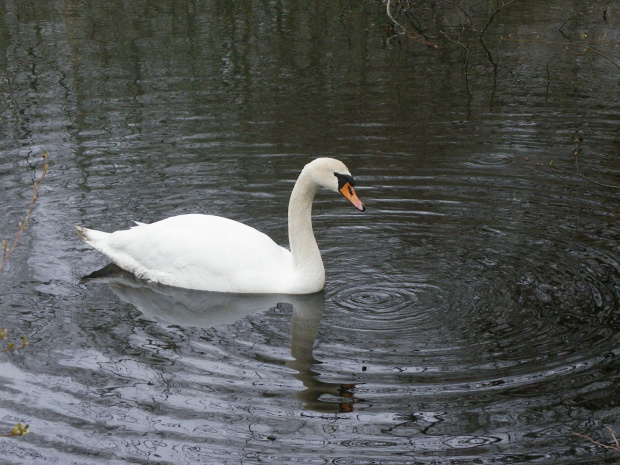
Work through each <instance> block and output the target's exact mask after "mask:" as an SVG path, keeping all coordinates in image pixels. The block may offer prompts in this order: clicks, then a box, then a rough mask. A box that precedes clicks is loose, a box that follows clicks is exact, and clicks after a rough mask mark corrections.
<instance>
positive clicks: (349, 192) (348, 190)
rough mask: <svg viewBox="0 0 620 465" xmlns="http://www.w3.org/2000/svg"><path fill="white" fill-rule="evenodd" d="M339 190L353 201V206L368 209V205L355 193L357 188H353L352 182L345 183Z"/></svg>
mask: <svg viewBox="0 0 620 465" xmlns="http://www.w3.org/2000/svg"><path fill="white" fill-rule="evenodd" d="M338 191H340V193H341V194H342V195H344V196H345V197H346V199H347V200H348V201H349V202H351V203H352V204H353V206H354V207H355V208H357V209H358V210H359V211H362V212H363V211H365V210H366V207H365V206H364V204H363V203H362V201H361V200H360V199H359V197H358V196H357V194H356V193H355V189H353V186H352V185H351V183H349V182H347V183H345V184H344V185H343V186H342V187H341V188H340V189H338Z"/></svg>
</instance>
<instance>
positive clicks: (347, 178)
mask: <svg viewBox="0 0 620 465" xmlns="http://www.w3.org/2000/svg"><path fill="white" fill-rule="evenodd" d="M334 176H336V177H337V178H338V190H340V189H342V188H343V187H344V186H345V185H346V184H347V183H349V184H350V185H351V186H355V180H354V179H353V176H351V175H349V174H340V173H336V172H334Z"/></svg>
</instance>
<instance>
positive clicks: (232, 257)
mask: <svg viewBox="0 0 620 465" xmlns="http://www.w3.org/2000/svg"><path fill="white" fill-rule="evenodd" d="M353 184H354V182H353V178H352V177H351V175H350V173H349V170H348V169H347V167H346V166H345V165H344V164H343V163H342V162H340V161H338V160H335V159H331V158H319V159H316V160H314V161H312V162H310V163H308V164H307V165H306V166H305V167H304V169H303V170H302V172H301V174H300V175H299V178H298V179H297V182H296V183H295V187H294V188H293V192H292V194H291V199H290V202H289V212H288V216H289V218H288V219H289V240H290V244H291V251H289V250H287V249H285V248H283V247H280V246H279V245H277V244H276V243H275V242H274V241H273V240H272V239H271V238H270V237H269V236H267V235H265V234H263V233H261V232H260V231H257V230H256V229H254V228H251V227H250V226H247V225H245V224H242V223H239V222H237V221H233V220H230V219H227V218H222V217H218V216H212V215H198V214H191V215H180V216H174V217H171V218H167V219H165V220H162V221H158V222H156V223H152V224H142V223H139V224H138V225H137V226H134V227H132V228H131V229H127V230H122V231H116V232H113V233H106V232H101V231H96V230H92V229H87V228H83V227H80V226H76V230H77V232H78V234H79V235H80V237H81V238H82V239H84V241H85V242H86V243H87V244H89V245H91V246H92V247H94V248H95V249H97V250H99V251H100V252H101V253H103V254H105V255H106V256H107V257H108V258H109V259H110V260H112V262H114V263H115V264H117V265H118V266H119V267H121V268H123V269H124V270H127V271H129V272H131V273H133V274H135V275H136V276H138V277H139V278H143V279H147V280H150V281H154V282H158V283H161V284H166V285H170V286H176V287H183V288H188V289H198V290H203V291H216V292H235V293H274V294H276V293H277V294H309V293H313V292H318V291H320V290H321V289H322V288H323V286H324V284H325V270H324V268H323V261H322V259H321V254H320V251H319V249H318V246H317V244H316V240H315V239H314V233H313V231H312V223H311V211H312V201H313V199H314V195H315V193H316V191H317V190H318V188H319V187H320V186H323V187H326V188H328V189H330V190H333V191H340V192H341V193H342V194H343V195H344V196H345V197H346V198H347V199H349V200H350V201H351V203H353V205H355V206H356V207H357V208H358V209H359V210H362V211H364V209H365V207H364V205H363V203H362V202H361V201H360V200H359V198H358V197H357V195H356V194H355V191H354V189H353Z"/></svg>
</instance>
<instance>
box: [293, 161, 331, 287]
mask: <svg viewBox="0 0 620 465" xmlns="http://www.w3.org/2000/svg"><path fill="white" fill-rule="evenodd" d="M318 189H319V186H318V184H316V183H315V182H314V181H313V180H312V179H311V177H310V175H309V174H308V173H307V172H306V171H305V170H304V171H302V172H301V174H300V175H299V178H298V179H297V182H296V183H295V187H294V188H293V193H292V194H291V200H290V202H289V206H288V237H289V242H290V245H291V254H292V256H293V269H294V274H295V280H296V281H298V282H304V283H307V285H308V286H309V287H311V288H312V290H311V291H310V292H316V291H319V290H321V289H322V288H323V285H324V283H325V269H324V268H323V260H322V259H321V252H320V251H319V247H318V245H317V244H316V239H315V238H314V232H313V231H312V201H313V200H314V195H315V194H316V192H317V191H318Z"/></svg>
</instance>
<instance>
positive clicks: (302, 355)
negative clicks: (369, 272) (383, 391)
mask: <svg viewBox="0 0 620 465" xmlns="http://www.w3.org/2000/svg"><path fill="white" fill-rule="evenodd" d="M93 281H96V282H105V283H106V284H107V285H108V286H109V287H110V289H111V290H112V291H113V292H114V293H115V294H116V295H117V296H118V297H119V298H120V299H121V300H123V301H125V302H127V303H129V304H131V305H133V306H134V307H136V308H137V309H138V310H140V312H142V313H143V314H144V315H145V316H146V317H147V318H149V319H151V320H153V319H157V318H159V319H161V320H164V321H166V322H168V323H171V324H175V325H178V326H186V327H197V328H211V327H213V326H221V325H230V324H233V323H235V322H236V321H238V320H240V319H242V318H244V317H246V316H249V315H252V314H257V313H261V312H265V311H267V310H268V309H270V308H273V307H275V306H277V305H278V304H282V303H286V304H291V305H292V306H293V317H292V321H291V356H292V360H289V361H287V362H286V366H287V367H289V368H292V369H293V370H295V371H296V372H297V373H296V374H294V375H293V376H294V377H295V378H296V379H298V380H299V381H301V382H302V383H303V385H304V389H303V390H301V391H299V392H297V393H296V394H295V398H296V399H297V400H299V401H301V402H303V404H304V408H306V409H308V410H313V411H317V412H323V413H338V412H352V411H354V410H355V404H356V403H357V402H361V401H363V399H360V398H358V397H356V396H355V395H354V394H353V390H354V389H355V387H356V385H355V384H353V383H345V384H343V383H327V382H323V381H319V380H318V379H317V378H318V377H319V376H320V373H318V372H316V371H313V369H312V368H314V367H315V365H319V364H320V363H322V362H320V361H319V360H317V359H315V358H314V356H313V353H312V351H313V347H314V341H315V339H316V336H317V333H318V331H319V324H320V321H321V316H322V315H323V311H324V309H325V295H324V292H319V293H315V294H306V295H274V294H229V293H220V292H205V291H196V290H192V289H183V288H178V287H171V286H164V285H162V284H157V283H152V282H149V281H145V280H142V279H139V278H136V277H135V276H134V275H132V274H131V273H128V272H126V271H124V270H122V269H121V268H119V267H118V266H116V265H113V264H111V265H108V266H106V267H104V268H102V269H100V270H98V271H95V272H93V273H91V274H89V275H88V276H85V277H84V278H82V282H83V283H84V282H93ZM325 394H327V395H330V396H332V397H335V398H337V399H339V400H338V401H337V402H334V401H326V400H322V399H321V397H322V396H323V395H325Z"/></svg>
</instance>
